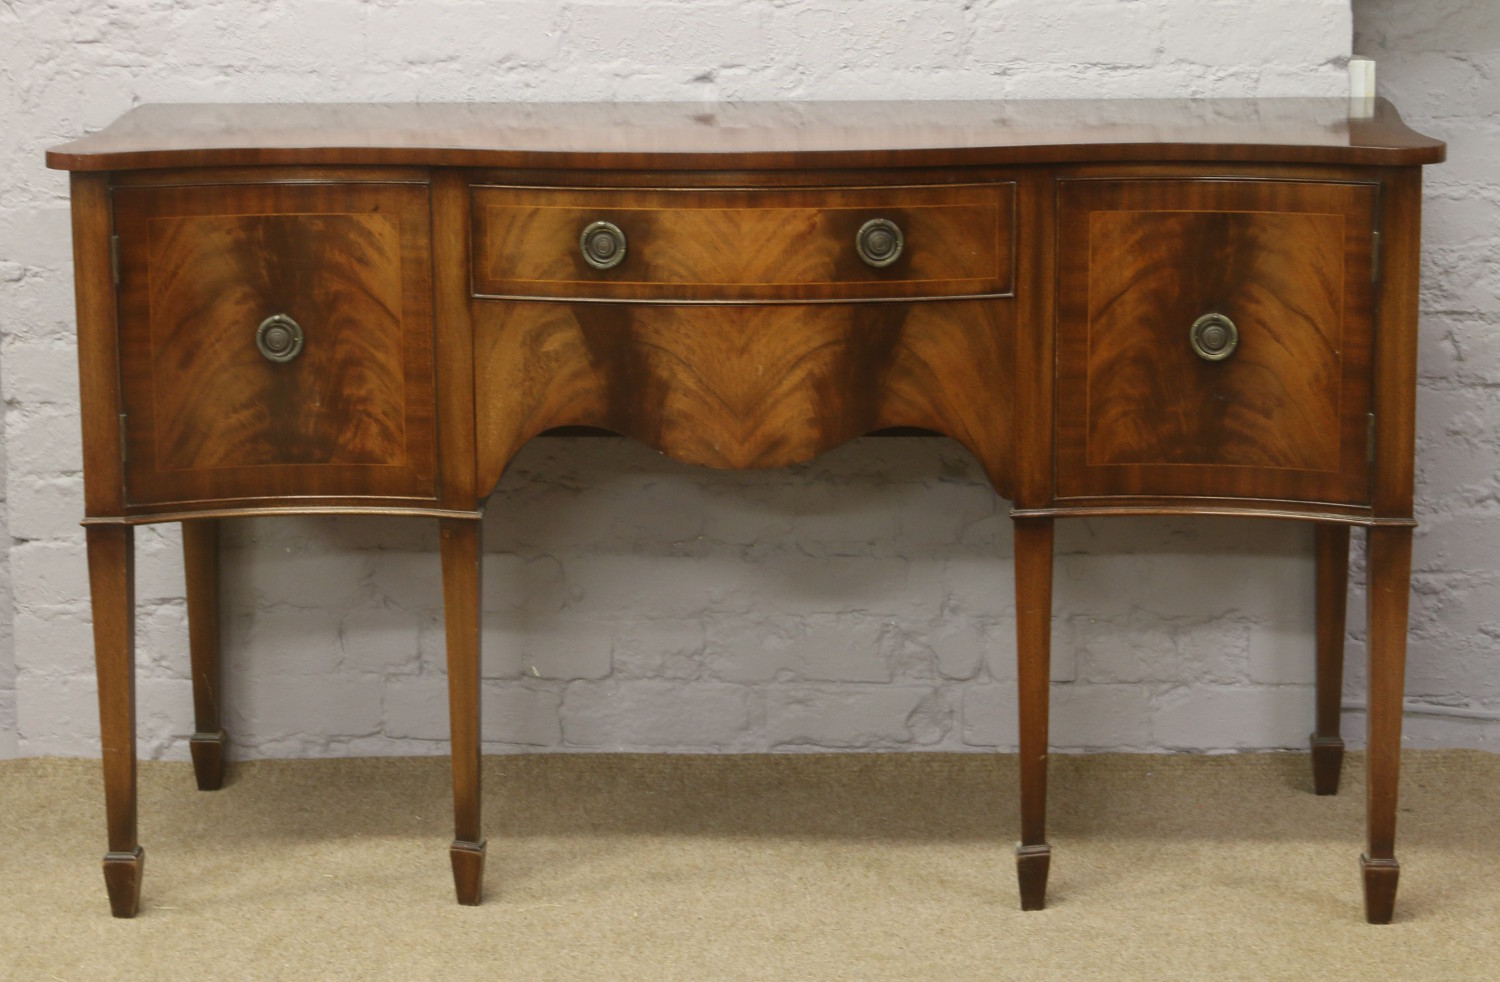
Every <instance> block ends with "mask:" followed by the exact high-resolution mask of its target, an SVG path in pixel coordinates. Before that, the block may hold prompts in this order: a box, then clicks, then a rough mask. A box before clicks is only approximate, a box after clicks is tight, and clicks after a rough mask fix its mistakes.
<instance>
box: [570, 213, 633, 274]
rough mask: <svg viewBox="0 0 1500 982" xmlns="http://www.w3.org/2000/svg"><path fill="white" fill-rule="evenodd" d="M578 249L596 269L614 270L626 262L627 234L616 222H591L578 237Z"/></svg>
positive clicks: (584, 259) (585, 259)
mask: <svg viewBox="0 0 1500 982" xmlns="http://www.w3.org/2000/svg"><path fill="white" fill-rule="evenodd" d="M578 248H579V249H581V250H582V251H583V261H584V262H586V263H588V264H589V265H590V266H592V267H594V268H595V269H614V268H615V267H616V266H618V265H620V263H622V262H624V261H625V233H624V232H622V231H621V230H620V226H618V225H616V224H615V223H614V222H590V223H589V224H588V225H586V226H584V229H583V234H582V235H580V236H579V237H578Z"/></svg>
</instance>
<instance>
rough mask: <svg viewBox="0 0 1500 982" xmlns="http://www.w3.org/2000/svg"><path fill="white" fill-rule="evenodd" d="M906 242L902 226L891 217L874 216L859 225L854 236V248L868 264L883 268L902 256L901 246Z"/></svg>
mask: <svg viewBox="0 0 1500 982" xmlns="http://www.w3.org/2000/svg"><path fill="white" fill-rule="evenodd" d="M905 244H906V240H905V238H904V237H903V236H902V235H901V227H900V226H899V225H897V224H896V223H895V222H893V221H891V220H890V219H889V218H872V219H870V220H869V221H868V222H865V223H864V224H863V225H861V226H860V227H859V232H858V233H856V234H855V236H854V248H855V249H856V250H857V251H858V252H859V258H860V259H863V260H864V261H865V265H866V266H873V267H874V268H875V269H881V268H883V267H886V266H889V265H890V264H891V263H893V262H895V261H896V260H897V259H899V258H901V247H902V246H903V245H905Z"/></svg>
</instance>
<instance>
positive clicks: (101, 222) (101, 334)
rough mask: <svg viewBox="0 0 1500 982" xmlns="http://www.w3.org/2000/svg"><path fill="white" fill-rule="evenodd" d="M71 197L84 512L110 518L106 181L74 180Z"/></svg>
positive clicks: (116, 491) (111, 340)
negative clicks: (81, 423) (81, 425)
mask: <svg viewBox="0 0 1500 982" xmlns="http://www.w3.org/2000/svg"><path fill="white" fill-rule="evenodd" d="M72 194H73V287H74V293H75V296H76V302H77V306H78V378H79V401H80V403H81V413H82V417H83V460H84V464H83V496H84V511H85V514H87V515H88V516H89V517H91V518H92V517H110V516H117V515H120V514H121V513H122V512H123V510H124V507H125V472H124V451H123V447H122V445H121V441H122V439H123V433H122V432H121V431H122V427H121V426H120V345H119V335H118V332H117V330H116V326H117V322H118V311H117V309H116V306H115V284H114V273H113V270H112V265H113V264H112V262H111V260H110V254H111V248H110V236H111V234H112V233H113V225H114V219H113V209H112V206H111V201H110V190H109V175H108V174H74V175H73V176H72Z"/></svg>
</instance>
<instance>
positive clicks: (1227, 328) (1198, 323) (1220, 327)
mask: <svg viewBox="0 0 1500 982" xmlns="http://www.w3.org/2000/svg"><path fill="white" fill-rule="evenodd" d="M1188 341H1189V342H1191V344H1192V345H1193V354H1195V355H1197V356H1198V357H1199V358H1202V359H1203V360H1204V361H1223V360H1224V359H1225V358H1228V357H1229V356H1230V355H1232V354H1234V349H1235V348H1237V347H1239V344H1240V332H1239V330H1238V329H1236V328H1235V326H1234V321H1232V320H1230V319H1229V318H1228V317H1225V316H1224V315H1223V314H1204V315H1203V316H1202V317H1200V318H1198V319H1197V320H1195V321H1193V329H1192V330H1191V331H1190V332H1188Z"/></svg>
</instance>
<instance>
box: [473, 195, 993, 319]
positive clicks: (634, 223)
mask: <svg viewBox="0 0 1500 982" xmlns="http://www.w3.org/2000/svg"><path fill="white" fill-rule="evenodd" d="M473 200H474V294H475V296H477V297H498V298H521V299H524V298H543V297H554V298H560V299H570V298H573V299H596V300H706V301H720V302H722V301H730V300H789V301H790V300H853V299H895V298H903V297H943V296H968V295H985V294H991V295H1000V294H1006V293H1009V292H1010V290H1011V287H1012V284H1013V278H1012V270H1011V263H1012V259H1013V250H1012V237H1013V235H1014V228H1013V223H1014V218H1015V185H1014V184H1009V183H1006V184H999V185H979V186H962V185H960V186H951V187H950V186H938V187H932V186H928V187H922V186H915V187H913V186H906V187H893V188H819V189H816V190H792V189H787V190H778V191H731V190H691V191H689V190H677V191H654V190H644V189H633V188H626V189H617V188H597V189H595V188H588V189H585V188H578V189H544V188H494V187H479V188H475V189H474V199H473ZM873 218H884V219H887V220H890V221H893V222H895V223H896V224H897V225H898V226H899V227H900V228H901V229H902V232H903V234H904V236H905V240H906V241H905V248H904V249H903V250H902V252H901V255H900V256H899V257H898V258H897V260H896V261H895V262H894V263H893V264H891V265H890V266H887V267H884V268H873V267H871V266H869V265H867V264H866V263H864V262H863V261H862V260H860V258H859V256H858V253H857V252H856V250H855V235H856V233H857V232H858V231H859V229H860V226H861V225H862V224H864V223H865V222H866V221H869V220H870V219H873ZM593 221H608V222H612V223H614V224H615V225H617V226H618V227H619V228H620V229H621V230H622V231H623V232H624V233H625V235H626V237H627V252H626V261H625V264H622V265H621V266H619V267H616V268H614V269H606V270H600V269H594V268H592V267H590V266H589V265H588V263H586V262H585V261H584V260H583V258H582V255H581V253H580V251H579V247H578V238H579V229H582V228H583V227H585V226H586V225H588V224H589V223H590V222H593Z"/></svg>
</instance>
